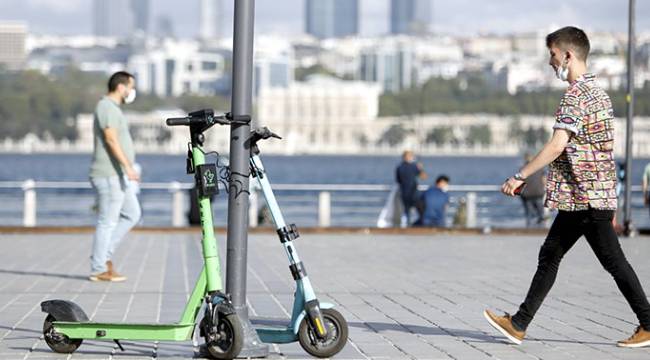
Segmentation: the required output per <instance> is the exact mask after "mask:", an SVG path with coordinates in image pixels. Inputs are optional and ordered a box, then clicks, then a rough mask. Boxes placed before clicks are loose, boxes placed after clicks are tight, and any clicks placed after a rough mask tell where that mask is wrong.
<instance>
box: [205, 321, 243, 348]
mask: <svg viewBox="0 0 650 360" xmlns="http://www.w3.org/2000/svg"><path fill="white" fill-rule="evenodd" d="M206 322H207V321H206V319H205V318H204V319H203V320H202V321H201V324H205V323H206ZM205 334H206V335H205V345H206V347H207V349H208V353H210V356H212V357H213V358H215V359H234V358H235V357H237V355H239V352H240V351H241V349H242V346H243V344H244V331H243V329H242V325H241V322H240V321H239V317H237V314H230V315H221V316H219V323H218V324H217V334H216V335H217V336H216V339H215V340H210V338H209V335H207V334H208V329H206V330H205Z"/></svg>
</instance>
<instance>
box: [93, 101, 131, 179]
mask: <svg viewBox="0 0 650 360" xmlns="http://www.w3.org/2000/svg"><path fill="white" fill-rule="evenodd" d="M94 115H95V116H94V121H93V134H94V150H93V161H92V164H91V165H90V177H92V178H97V177H108V176H115V175H120V176H121V175H123V174H124V171H123V169H122V166H121V165H120V163H119V161H118V160H117V158H115V156H113V153H112V152H111V150H110V149H109V148H108V145H107V144H106V141H105V139H104V129H106V128H109V127H110V128H114V129H115V130H116V131H117V138H118V141H119V143H120V146H121V147H122V151H123V152H124V155H125V156H126V158H127V159H128V160H129V161H130V162H131V164H133V163H134V162H135V152H134V151H133V140H132V139H131V134H130V133H129V125H128V123H127V121H126V118H125V117H124V114H123V113H122V109H120V106H119V105H118V104H116V103H115V102H114V101H113V100H111V99H110V98H108V97H106V96H105V97H103V98H102V99H101V100H100V101H99V102H98V103H97V107H96V108H95V114H94Z"/></svg>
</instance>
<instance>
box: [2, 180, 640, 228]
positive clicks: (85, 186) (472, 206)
mask: <svg viewBox="0 0 650 360" xmlns="http://www.w3.org/2000/svg"><path fill="white" fill-rule="evenodd" d="M139 186H140V189H143V190H158V191H167V192H169V193H170V194H171V203H170V206H171V219H170V222H171V224H172V226H174V227H182V226H185V225H186V218H185V214H184V209H185V206H186V204H187V203H188V199H187V196H188V195H187V193H188V190H189V189H191V188H192V187H193V184H192V183H181V182H177V181H172V182H149V183H140V184H139ZM427 188H428V186H425V185H421V186H420V190H426V189H427ZM0 189H16V190H18V189H20V190H22V192H23V201H22V203H23V211H22V225H23V226H25V227H33V226H36V224H37V223H38V219H37V208H38V206H37V190H39V189H54V190H57V189H58V190H89V189H91V185H90V183H89V182H85V181H34V180H32V179H29V180H25V181H0ZM273 189H274V191H282V192H286V193H294V192H295V193H300V192H316V193H318V196H317V206H316V208H317V219H318V222H317V224H318V226H320V227H329V226H331V224H332V194H336V193H342V192H354V193H368V192H375V193H382V192H383V193H388V192H389V191H390V190H391V185H372V184H275V185H273ZM499 189H500V187H499V186H498V185H452V186H450V187H449V191H450V192H451V193H464V198H465V206H466V208H465V210H466V226H467V227H476V226H477V224H478V221H477V219H478V203H479V201H478V195H480V194H485V193H496V192H498V191H499ZM632 191H633V192H640V191H641V186H633V187H632ZM260 199H263V197H262V196H261V194H259V193H258V192H257V191H252V196H251V203H250V209H249V222H250V226H252V227H255V226H258V215H259V209H260V201H263V200H260ZM378 215H379V213H377V216H378ZM375 225H376V224H368V226H375Z"/></svg>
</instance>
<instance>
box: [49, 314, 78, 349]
mask: <svg viewBox="0 0 650 360" xmlns="http://www.w3.org/2000/svg"><path fill="white" fill-rule="evenodd" d="M55 321H57V319H56V318H54V316H52V315H51V314H48V315H47V317H46V318H45V321H44V322H43V337H44V339H45V342H46V343H47V346H49V347H50V349H52V351H54V352H57V353H61V354H71V353H73V352H74V351H75V350H77V349H78V348H79V346H81V343H82V342H83V339H70V338H68V337H67V336H65V335H63V334H59V333H56V332H54V329H52V323H53V322H55Z"/></svg>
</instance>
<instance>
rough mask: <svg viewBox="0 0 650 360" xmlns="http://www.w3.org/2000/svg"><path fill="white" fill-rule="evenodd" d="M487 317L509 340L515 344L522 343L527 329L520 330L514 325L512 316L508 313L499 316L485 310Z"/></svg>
mask: <svg viewBox="0 0 650 360" xmlns="http://www.w3.org/2000/svg"><path fill="white" fill-rule="evenodd" d="M483 316H484V317H485V319H486V320H487V321H488V322H489V323H490V325H492V327H494V328H495V329H497V330H499V331H500V332H501V333H502V334H503V335H504V336H505V337H506V338H508V340H510V341H512V342H513V343H514V344H517V345H520V344H521V342H522V341H523V340H524V337H525V336H526V332H525V331H519V330H517V329H515V327H514V326H513V325H512V317H510V315H509V314H508V313H506V314H505V315H504V316H498V315H496V314H494V313H493V312H491V311H490V310H485V311H483Z"/></svg>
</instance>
